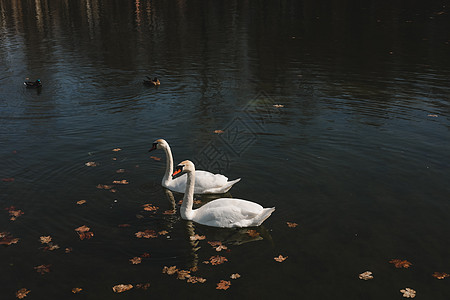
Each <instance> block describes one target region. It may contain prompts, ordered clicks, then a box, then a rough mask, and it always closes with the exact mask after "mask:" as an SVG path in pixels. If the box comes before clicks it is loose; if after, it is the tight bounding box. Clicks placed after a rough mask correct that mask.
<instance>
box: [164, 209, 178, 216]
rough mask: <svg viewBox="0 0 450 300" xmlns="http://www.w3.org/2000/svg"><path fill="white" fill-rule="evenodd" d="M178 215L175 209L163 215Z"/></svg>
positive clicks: (166, 211)
mask: <svg viewBox="0 0 450 300" xmlns="http://www.w3.org/2000/svg"><path fill="white" fill-rule="evenodd" d="M175 213H176V211H175V209H171V210H165V211H164V212H163V215H174V214H175Z"/></svg>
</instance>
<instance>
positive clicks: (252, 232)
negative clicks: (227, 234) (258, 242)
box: [247, 229, 259, 237]
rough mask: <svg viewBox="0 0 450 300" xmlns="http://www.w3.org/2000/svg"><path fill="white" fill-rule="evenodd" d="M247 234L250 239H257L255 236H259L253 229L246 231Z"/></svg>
mask: <svg viewBox="0 0 450 300" xmlns="http://www.w3.org/2000/svg"><path fill="white" fill-rule="evenodd" d="M247 234H248V235H249V236H250V237H257V236H259V232H257V231H256V230H255V229H249V230H247Z"/></svg>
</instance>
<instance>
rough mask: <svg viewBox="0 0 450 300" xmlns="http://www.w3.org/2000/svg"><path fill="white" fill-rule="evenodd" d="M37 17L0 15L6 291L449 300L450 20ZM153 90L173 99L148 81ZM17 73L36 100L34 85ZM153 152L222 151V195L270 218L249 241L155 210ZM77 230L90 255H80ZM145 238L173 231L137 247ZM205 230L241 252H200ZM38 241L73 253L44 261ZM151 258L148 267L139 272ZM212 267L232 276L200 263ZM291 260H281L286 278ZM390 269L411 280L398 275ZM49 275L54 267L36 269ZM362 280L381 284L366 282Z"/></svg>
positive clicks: (239, 14)
mask: <svg viewBox="0 0 450 300" xmlns="http://www.w3.org/2000/svg"><path fill="white" fill-rule="evenodd" d="M32 2H33V5H29V3H28V2H26V1H16V2H14V3H10V2H9V1H0V14H1V22H0V41H1V44H2V47H1V48H0V60H1V64H0V66H1V67H0V68H1V69H0V70H1V71H2V72H0V79H1V82H2V84H1V85H0V100H1V102H0V108H1V110H0V124H1V126H2V132H1V134H0V142H1V145H2V147H1V150H0V158H1V159H2V162H3V164H2V168H1V171H0V172H1V173H0V177H1V178H10V177H13V178H15V181H14V182H0V183H1V196H0V207H9V206H11V205H14V206H16V207H17V208H18V209H21V210H23V211H24V212H25V214H24V215H23V216H21V217H19V218H18V220H16V221H14V222H12V221H9V220H8V214H7V212H6V211H5V212H4V214H3V217H0V232H3V231H8V232H11V233H12V234H13V235H14V236H17V237H19V238H20V242H19V243H18V244H17V245H11V246H9V247H2V249H0V250H1V251H0V254H1V256H2V258H3V259H2V260H1V261H2V263H1V269H2V270H4V271H3V272H2V274H3V276H2V277H1V280H2V282H4V285H3V286H4V287H3V288H2V289H4V290H2V294H5V295H8V296H7V297H10V298H13V297H14V293H15V291H17V290H18V289H20V288H22V287H27V288H29V289H30V290H32V292H31V294H30V295H33V297H34V298H37V299H61V298H68V297H70V296H68V294H70V291H71V289H72V288H73V287H77V286H80V287H83V288H84V292H83V293H84V295H85V297H86V298H87V299H97V298H108V297H111V287H112V286H113V285H115V284H119V283H133V284H134V283H140V282H150V283H151V288H150V290H148V291H138V290H135V291H130V292H128V293H129V295H131V296H129V297H133V298H134V297H135V298H144V297H148V296H149V295H151V296H156V297H160V298H161V297H162V298H164V297H172V298H173V297H177V296H186V295H190V293H193V292H192V291H194V290H195V293H196V297H200V298H204V297H209V296H214V297H217V296H218V295H221V294H222V293H221V292H222V291H217V290H215V284H216V283H217V282H219V281H220V280H222V279H224V280H228V277H229V276H230V275H231V274H233V273H240V274H241V275H242V278H241V279H239V280H236V281H232V286H231V288H230V290H228V291H226V295H227V296H229V297H245V298H261V299H262V298H265V299H268V298H274V297H279V294H280V293H281V292H282V293H283V294H285V295H287V297H292V298H293V297H296V298H298V296H299V295H302V296H304V297H305V298H307V299H327V298H330V297H329V295H330V294H331V293H334V295H335V296H334V297H335V298H341V299H349V298H351V299H353V298H364V299H379V298H394V297H396V296H399V294H398V291H399V290H400V289H402V288H405V287H406V286H409V287H412V288H414V289H415V290H417V291H418V295H421V297H424V298H427V297H428V298H433V299H446V298H448V295H450V291H449V289H448V287H447V286H443V285H442V284H441V283H442V282H441V281H438V280H436V279H434V278H432V277H431V274H432V273H433V272H435V271H441V272H442V271H443V272H445V271H447V272H448V270H450V261H449V259H448V255H447V249H448V243H449V242H448V239H447V238H446V237H447V236H449V233H450V232H449V231H450V227H449V225H448V220H447V219H448V213H449V211H450V207H449V204H448V195H449V188H448V178H449V177H448V176H449V167H450V161H449V156H448V152H449V149H450V144H449V141H450V140H449V139H448V137H449V128H450V127H449V120H448V114H449V98H448V94H449V88H448V84H447V81H448V77H449V74H450V66H449V65H448V59H447V56H448V54H447V53H448V47H449V45H448V36H447V33H446V32H448V30H446V29H448V25H446V24H447V23H445V22H444V20H446V19H448V17H447V13H445V14H439V12H440V11H442V10H443V9H444V8H442V7H440V6H433V5H432V4H430V6H427V7H419V6H420V5H422V4H417V8H416V9H414V8H413V7H414V5H413V6H412V7H408V9H404V8H402V7H396V6H389V5H387V6H386V5H379V6H376V5H374V6H371V7H359V6H356V7H347V9H345V8H337V7H329V8H328V9H324V8H323V7H321V6H319V5H317V4H314V3H312V2H310V1H305V2H289V1H288V2H276V3H277V4H274V3H275V2H274V3H270V4H269V3H266V4H263V3H256V2H242V3H241V2H235V1H224V2H220V3H216V4H212V3H194V2H185V1H164V2H160V1H134V2H129V3H122V4H120V6H119V4H111V3H104V2H102V1H92V0H91V1H82V2H79V3H75V2H67V1H63V2H61V1H32ZM346 14H350V15H351V16H353V17H348V16H347V15H346ZM344 16H345V17H344ZM356 16H358V17H356ZM174 20H176V21H174ZM409 21H412V22H409ZM427 26H431V27H432V28H433V30H429V29H428V28H431V27H427ZM330 28H332V29H333V30H330ZM394 29H395V30H394ZM412 33H414V34H412ZM367 36H370V37H371V38H370V39H368V38H367ZM391 52H392V53H391ZM146 76H152V77H153V76H158V78H160V80H161V82H162V85H161V86H160V87H158V88H152V87H150V88H149V87H147V86H144V85H143V84H142V80H143V79H144V78H145V77H146ZM25 77H30V78H32V79H33V78H37V77H39V78H40V79H41V80H42V81H43V83H44V87H43V88H42V90H41V91H36V90H30V89H25V88H24V87H23V86H22V82H23V80H24V78H25ZM266 104H269V105H268V106H267V105H266ZM272 104H280V105H283V107H279V108H276V107H272V106H271V105H272ZM238 121H239V122H238ZM236 124H237V125H236ZM233 125H236V126H235V127H233ZM224 129H225V133H224V134H214V131H215V130H224ZM233 130H237V131H236V132H235V134H234V135H233V134H231V132H233ZM229 133H230V134H229ZM156 138H165V139H166V140H167V141H169V143H170V145H171V147H172V150H173V152H174V160H175V163H178V162H179V161H181V160H184V159H194V158H199V161H196V163H197V164H198V165H202V164H203V165H208V164H210V165H211V162H210V161H205V159H206V158H205V155H204V154H205V153H204V151H205V149H206V150H208V149H209V148H208V145H211V144H210V143H215V145H219V150H221V151H222V154H225V156H224V157H221V159H216V160H215V161H213V162H216V164H215V165H212V166H213V167H214V168H217V167H220V168H222V170H223V173H225V174H226V175H227V176H228V177H229V178H237V177H242V178H243V179H242V181H241V182H240V183H239V184H237V185H236V186H235V187H233V189H232V190H231V192H230V195H229V196H233V197H238V198H244V199H249V200H253V201H256V202H258V203H261V204H262V205H263V206H276V211H275V213H274V214H273V215H272V216H271V217H270V218H269V219H268V220H267V221H266V222H265V223H264V225H263V226H262V227H261V228H257V231H258V233H259V234H260V235H259V236H258V237H256V238H255V239H257V240H256V241H249V240H248V239H250V240H251V238H250V237H249V236H248V234H247V233H245V232H242V231H239V230H222V229H215V228H207V227H205V226H200V225H197V224H192V223H189V222H185V221H183V220H181V219H180V217H179V215H178V214H175V215H164V214H163V212H164V211H165V210H169V209H171V208H172V207H173V205H174V204H173V202H171V201H169V200H168V198H167V194H166V192H165V191H164V190H163V189H162V187H161V186H160V182H161V177H162V175H163V172H164V166H165V164H164V157H163V154H162V153H155V156H158V157H162V161H160V162H158V161H154V160H152V159H150V158H149V156H150V154H149V153H148V152H147V151H148V149H149V148H150V146H151V143H152V142H153V141H154V140H155V139H156ZM233 138H236V139H238V141H239V143H237V142H236V140H234V139H233ZM243 145H245V147H244V146H243ZM118 147H119V148H121V149H122V150H121V151H119V152H113V151H112V149H114V148H118ZM239 147H241V148H239ZM209 154H211V153H209ZM201 157H203V161H202V159H200V158H201ZM88 161H95V162H97V163H98V164H99V165H98V166H97V167H87V166H85V163H86V162H88ZM220 163H226V164H225V166H224V165H220ZM118 169H125V173H116V171H117V170H118ZM121 179H127V180H128V181H129V182H130V184H129V185H123V186H118V187H116V189H117V192H116V193H113V192H110V191H108V190H102V189H98V188H96V186H97V185H98V184H111V183H112V181H114V180H121ZM181 198H182V196H181V195H179V194H175V195H174V201H175V203H177V204H176V207H178V205H179V204H178V201H179V200H180V199H181ZM198 198H199V199H200V200H203V201H209V200H211V198H210V197H198ZM81 199H85V200H87V203H86V204H85V205H77V204H76V201H78V200H81ZM145 203H151V204H153V205H156V206H158V207H159V210H158V212H157V213H149V212H146V211H144V210H143V208H142V205H143V204H145ZM137 216H138V217H137ZM141 216H143V217H141ZM287 221H289V222H297V223H298V224H299V226H298V227H297V228H295V229H291V228H288V227H287V226H286V222H287ZM119 224H129V225H130V227H123V228H122V227H118V225H119ZM81 225H88V226H89V227H91V228H92V230H93V232H94V234H95V235H94V238H93V239H92V240H89V241H80V240H79V238H78V236H77V234H76V232H75V231H74V229H75V228H77V227H79V226H81ZM145 229H153V230H156V231H162V230H165V231H167V232H168V234H167V236H160V237H158V238H156V239H149V240H143V239H138V238H136V237H135V233H136V232H137V231H140V230H145ZM194 233H195V234H200V235H206V236H207V240H209V241H211V240H220V241H222V242H223V243H226V244H227V246H228V247H229V248H230V249H231V251H230V252H226V253H217V252H215V251H214V249H212V247H210V246H209V245H208V244H207V242H206V241H199V242H197V243H193V242H192V241H191V240H190V238H189V237H190V236H192V235H193V234H194ZM42 235H51V236H52V237H53V240H54V241H55V243H57V244H58V245H60V246H61V248H62V249H59V250H57V251H54V252H49V251H47V252H44V251H43V250H42V249H40V248H41V247H42V245H41V244H40V243H39V237H40V236H42ZM66 247H71V248H73V251H72V252H71V253H69V254H65V253H64V248H66ZM146 252H148V253H150V254H151V257H150V258H147V259H144V261H143V263H142V264H140V265H132V264H131V263H130V262H129V261H128V260H129V259H130V258H132V257H134V256H139V255H141V254H143V253H146ZM217 254H220V255H224V256H226V257H227V258H228V260H229V261H228V262H227V263H225V264H223V265H220V266H215V267H212V266H208V265H206V264H204V263H203V261H205V260H208V259H209V257H210V256H212V255H217ZM279 254H282V255H285V256H288V259H287V260H286V261H285V262H284V263H282V264H279V263H276V262H275V261H274V260H273V257H275V256H278V255H279ZM392 258H403V259H408V260H410V261H412V262H413V268H412V269H411V270H396V269H394V268H393V267H392V266H391V265H390V264H389V263H388V261H389V260H390V259H392ZM40 264H52V267H51V272H50V273H49V274H46V275H40V274H38V273H36V272H35V270H34V269H33V267H35V266H37V265H40ZM171 265H176V266H177V267H179V268H189V267H192V266H194V265H197V266H198V267H199V271H198V276H202V277H205V278H207V283H205V284H204V285H203V286H201V287H198V286H191V285H190V284H188V283H186V282H182V281H178V280H176V279H175V278H170V277H169V276H167V275H164V274H162V273H161V271H162V268H163V267H164V266H171ZM366 270H371V271H372V272H374V275H375V279H374V281H373V282H370V283H369V285H368V284H365V282H360V281H359V280H358V279H357V275H358V274H359V273H362V272H364V271H366ZM172 286H173V287H174V289H171V288H170V287H172ZM224 294H225V293H224ZM166 295H169V296H166Z"/></svg>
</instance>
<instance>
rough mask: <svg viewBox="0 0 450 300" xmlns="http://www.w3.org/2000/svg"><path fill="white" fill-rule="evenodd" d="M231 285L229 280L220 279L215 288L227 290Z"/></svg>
mask: <svg viewBox="0 0 450 300" xmlns="http://www.w3.org/2000/svg"><path fill="white" fill-rule="evenodd" d="M230 285H231V282H229V281H226V280H221V281H220V282H219V283H218V284H217V287H216V290H227V289H228V288H229V287H230Z"/></svg>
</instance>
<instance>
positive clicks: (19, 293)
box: [16, 288, 31, 299]
mask: <svg viewBox="0 0 450 300" xmlns="http://www.w3.org/2000/svg"><path fill="white" fill-rule="evenodd" d="M29 292H31V291H30V290H27V289H26V288H22V289H20V290H18V291H17V292H16V297H17V298H19V299H23V298H25V297H26V296H27V295H28V293H29Z"/></svg>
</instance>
